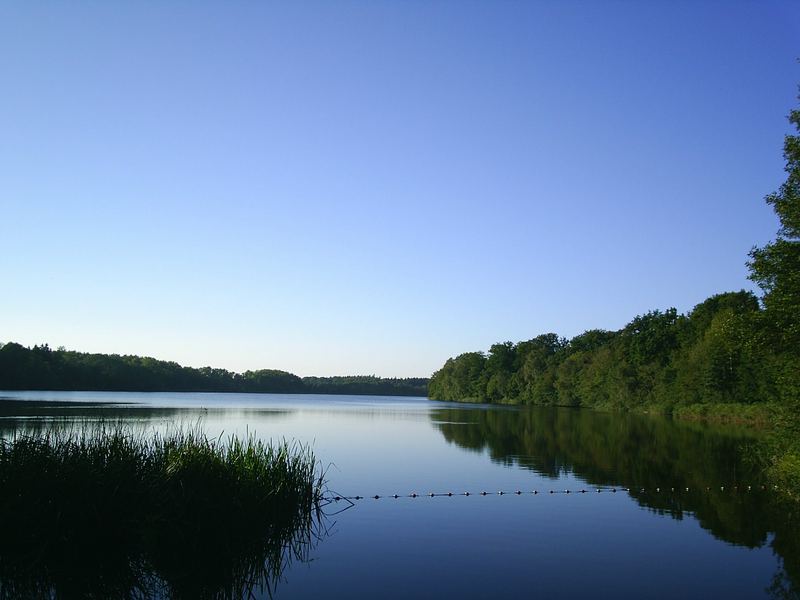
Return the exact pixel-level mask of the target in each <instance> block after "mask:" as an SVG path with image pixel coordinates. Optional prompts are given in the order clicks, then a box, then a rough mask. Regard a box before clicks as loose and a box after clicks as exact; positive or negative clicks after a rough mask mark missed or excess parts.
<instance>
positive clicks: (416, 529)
mask: <svg viewBox="0 0 800 600" xmlns="http://www.w3.org/2000/svg"><path fill="white" fill-rule="evenodd" d="M99 419H105V420H118V421H122V422H124V423H127V424H130V425H131V426H134V427H141V428H144V429H156V430H166V429H169V428H171V427H175V426H176V425H183V426H186V425H196V424H198V423H200V424H201V425H202V427H203V428H204V429H205V430H206V431H207V432H208V433H209V434H210V435H222V436H226V435H229V434H236V435H248V434H253V435H256V436H258V437H260V438H263V439H265V440H281V439H293V440H298V441H299V442H302V443H306V444H308V445H310V446H311V447H312V448H313V450H314V452H315V454H316V456H317V458H318V460H319V461H320V466H321V468H323V469H325V470H326V479H327V485H328V488H329V490H330V492H329V494H328V495H329V496H333V495H335V494H341V495H345V496H356V495H358V496H363V497H364V499H361V500H353V501H352V506H351V505H350V504H349V503H347V502H345V501H339V502H335V501H333V502H331V503H330V504H329V505H327V506H326V507H325V508H324V513H325V514H324V515H323V516H322V519H321V522H320V527H319V529H318V531H317V533H318V534H319V535H318V537H315V539H314V540H313V543H310V544H309V545H308V546H307V547H306V548H303V549H302V551H301V552H298V553H296V556H297V557H299V558H300V559H299V560H292V561H291V562H290V563H289V564H287V565H286V566H285V568H283V569H281V570H280V572H279V574H278V575H277V576H276V578H275V581H274V582H272V584H273V585H274V589H273V590H272V591H273V593H274V596H275V597H277V598H317V597H321V596H333V597H338V596H343V595H346V594H347V595H351V594H359V595H366V596H379V597H389V598H400V597H408V596H414V597H424V598H427V597H435V596H438V597H451V596H460V597H464V598H485V597H517V596H520V595H525V596H532V595H535V596H541V597H548V598H551V597H552V598H576V597H579V596H585V595H587V594H591V595H594V596H597V597H610V596H614V597H618V598H642V597H648V598H661V597H664V598H666V597H672V598H674V597H681V598H708V597H726V598H795V597H798V595H797V590H798V583H800V542H798V539H800V532H799V531H798V527H797V522H798V521H797V515H796V514H793V510H792V509H790V508H787V507H786V506H782V505H781V504H780V503H779V502H778V501H777V500H776V498H777V497H776V495H775V493H774V491H772V490H770V489H762V484H763V483H764V482H762V481H761V479H760V478H759V472H758V468H757V466H756V464H755V462H754V461H753V460H751V457H752V455H753V448H754V447H755V446H756V445H757V444H758V441H759V440H758V437H757V436H756V435H755V434H753V433H752V432H748V431H746V430H742V429H736V428H730V427H728V428H724V427H711V426H705V425H700V424H685V423H676V422H673V421H671V420H669V419H664V418H658V417H648V416H641V415H623V414H610V413H599V412H592V411H581V410H571V409H557V408H509V407H487V406H472V405H469V406H466V405H454V404H447V403H440V402H430V401H428V400H426V399H423V398H389V397H364V396H292V395H277V394H276V395H258V394H135V393H103V392H92V393H76V392H69V393H66V392H22V393H12V392H0V435H2V436H6V437H8V436H9V435H12V432H13V431H14V430H17V431H19V430H21V429H26V428H27V429H30V428H34V427H37V426H40V425H41V424H43V423H49V424H57V426H63V427H75V426H78V425H79V424H80V423H85V422H86V421H87V420H88V421H94V420H99ZM748 486H750V489H749V490H748ZM598 488H599V489H601V490H602V491H601V492H597V491H596V490H597V489H598ZM612 489H615V490H617V491H616V492H612V491H611V490H612ZM501 490H502V491H504V492H506V493H505V494H504V495H499V494H497V492H498V491H501ZM517 490H519V491H520V492H522V493H521V494H520V495H517V494H516V493H514V492H516V491H517ZM534 490H536V491H537V492H538V493H537V494H533V493H532V492H533V491H534ZM551 490H552V491H553V492H554V493H552V494H551V493H550V491H551ZM564 490H570V491H571V493H570V494H566V493H563V491H564ZM581 490H586V491H585V493H581ZM482 491H486V492H488V494H487V495H486V496H482V495H480V492H482ZM431 492H434V493H447V492H452V493H453V494H454V495H453V496H452V497H449V496H438V495H437V496H435V497H433V498H431V497H428V496H427V495H426V494H429V493H431ZM464 492H470V495H469V496H465V495H463V493H464ZM412 493H415V494H418V497H416V498H412V497H409V494H412ZM394 494H398V495H399V496H400V497H399V498H397V499H395V498H393V497H391V496H392V495H394ZM374 495H379V496H381V498H380V499H377V500H376V499H374V498H372V496H374ZM0 585H2V582H0ZM1 589H2V588H0V590H1ZM251 591H252V592H253V594H254V596H255V597H269V591H268V590H267V589H259V588H258V587H256V588H254V589H253V590H251ZM237 593H238V592H236V591H234V592H230V591H229V593H227V597H236V594H237ZM221 596H225V594H221Z"/></svg>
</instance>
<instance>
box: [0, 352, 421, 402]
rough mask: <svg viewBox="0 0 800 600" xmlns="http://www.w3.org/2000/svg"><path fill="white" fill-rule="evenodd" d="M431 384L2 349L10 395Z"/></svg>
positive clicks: (2, 385)
mask: <svg viewBox="0 0 800 600" xmlns="http://www.w3.org/2000/svg"><path fill="white" fill-rule="evenodd" d="M428 381H429V380H428V378H425V377H407V378H386V377H376V376H374V375H347V376H334V377H299V376H297V375H295V374H293V373H289V372H287V371H280V370H276V369H260V370H257V371H245V372H244V373H235V372H232V371H228V370H226V369H218V368H212V367H202V368H199V369H198V368H194V367H184V366H181V365H179V364H178V363H176V362H171V361H163V360H157V359H155V358H150V357H140V356H133V355H124V356H121V355H118V354H89V353H84V352H76V351H73V350H65V349H61V348H59V349H58V350H53V349H51V348H50V347H49V346H48V345H47V344H44V345H41V346H33V347H32V348H28V347H25V346H22V345H21V344H18V343H15V342H9V343H7V344H2V345H0V389H1V390H8V391H54V392H56V391H61V392H141V393H147V392H194V393H255V394H325V395H335V394H343V395H358V396H424V397H427V395H428Z"/></svg>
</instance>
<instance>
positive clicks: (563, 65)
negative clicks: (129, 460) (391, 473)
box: [0, 1, 800, 377]
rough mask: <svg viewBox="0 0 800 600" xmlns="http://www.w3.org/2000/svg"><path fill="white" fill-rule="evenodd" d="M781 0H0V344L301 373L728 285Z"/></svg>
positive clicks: (481, 346) (517, 332) (774, 81)
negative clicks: (268, 0)
mask: <svg viewBox="0 0 800 600" xmlns="http://www.w3.org/2000/svg"><path fill="white" fill-rule="evenodd" d="M798 57H800V2H755V1H753V2H730V1H719V2H694V1H692V2H689V1H686V2H681V1H677V2H676V1H668V2H666V1H665V2H634V1H626V2H512V1H501V2H495V1H487V2H470V1H467V2H422V1H410V2H366V1H363V2H345V1H339V2H319V3H313V2H286V3H262V2H218V3H212V2H188V1H187V2H178V1H175V2H110V3H104V2H33V1H30V2H29V1H18V2H6V3H3V4H2V5H0V240H2V246H3V249H2V253H0V286H1V289H0V342H7V341H17V342H20V343H22V344H25V345H32V344H36V343H44V342H47V343H49V344H50V345H51V346H53V347H55V346H60V345H64V346H66V347H68V348H70V349H76V350H82V351H91V352H109V353H112V352H113V353H120V354H140V355H148V356H155V357H157V358H162V359H168V360H175V361H177V362H180V363H182V364H186V365H192V366H204V365H212V366H218V367H225V368H228V369H232V370H237V371H242V370H245V369H257V368H277V369H285V370H288V371H292V372H294V373H297V374H299V375H332V374H377V375H381V376H400V377H404V376H428V375H430V374H431V373H432V372H433V371H434V370H436V369H437V368H439V367H440V366H441V364H442V363H443V362H444V361H445V360H446V359H447V358H448V357H450V356H454V355H457V354H460V353H462V352H466V351H472V350H486V349H487V348H488V347H489V345H490V344H492V343H494V342H497V341H503V340H512V341H518V340H522V339H529V338H531V337H534V336H535V335H538V334H540V333H544V332H549V331H554V332H557V333H559V334H561V335H564V336H567V337H571V336H573V335H576V334H578V333H581V332H582V331H584V330H586V329H590V328H606V329H618V328H620V327H622V326H623V325H624V324H625V323H627V322H628V321H630V320H631V319H632V318H633V317H634V316H635V315H637V314H642V313H644V312H646V311H648V310H652V309H662V310H663V309H665V308H669V307H671V306H674V307H676V308H677V309H678V310H679V311H680V312H684V311H687V310H690V309H691V308H692V307H693V306H694V305H696V304H697V303H699V302H701V301H702V300H703V299H705V298H706V297H708V296H709V295H712V294H715V293H719V292H723V291H729V290H738V289H742V288H745V289H753V286H752V284H751V283H750V282H749V281H748V280H747V269H746V266H745V261H746V260H747V252H748V251H749V250H750V248H751V247H752V246H753V245H760V244H763V243H765V242H766V241H768V240H769V239H771V238H772V237H774V234H775V232H776V230H777V220H776V218H775V216H774V214H773V213H772V211H771V209H770V208H769V207H768V206H767V205H766V204H765V203H764V202H763V197H764V195H766V194H767V193H769V192H771V191H773V190H775V189H776V188H777V187H778V186H779V185H780V183H781V182H782V181H783V179H784V172H783V165H784V162H783V159H782V156H781V153H782V144H783V136H784V135H785V134H786V133H789V132H790V131H791V130H790V127H789V124H788V122H787V121H786V115H787V114H788V112H789V110H791V109H792V108H794V107H796V106H797V104H798V103H797V92H798V87H797V86H798V83H800V65H798V63H797V58H798Z"/></svg>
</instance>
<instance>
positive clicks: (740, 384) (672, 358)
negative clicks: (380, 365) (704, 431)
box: [429, 291, 775, 410]
mask: <svg viewBox="0 0 800 600" xmlns="http://www.w3.org/2000/svg"><path fill="white" fill-rule="evenodd" d="M759 315H760V309H759V305H758V300H757V299H756V298H755V296H753V294H751V293H749V292H745V291H740V292H730V293H726V294H719V295H717V296H713V297H711V298H709V299H708V300H706V301H704V302H702V303H701V304H699V305H697V306H696V307H695V308H694V309H693V310H692V311H691V312H690V313H689V314H687V315H679V314H678V313H677V311H676V310H675V309H674V308H671V309H668V310H666V311H664V312H662V311H659V310H655V311H651V312H648V313H646V314H644V315H641V316H638V317H636V318H634V319H633V320H632V321H631V322H630V323H629V324H628V325H626V326H625V327H623V328H622V329H621V330H620V331H602V330H591V331H587V332H585V333H583V334H581V335H578V336H576V337H575V338H573V339H571V340H565V339H563V338H559V337H558V336H557V335H555V334H552V333H550V334H545V335H541V336H538V337H536V338H534V339H532V340H528V341H524V342H519V343H518V344H512V343H511V342H504V343H502V344H495V345H493V346H492V347H491V349H490V351H489V355H488V357H486V356H484V355H483V354H481V353H475V352H471V353H467V354H462V355H460V356H458V357H456V358H454V359H450V360H448V361H447V363H446V364H445V365H444V367H443V368H442V369H440V370H439V371H437V372H436V373H434V375H433V377H432V378H431V381H430V384H429V394H430V397H431V398H433V399H437V400H453V401H465V400H468V401H480V402H492V403H515V404H541V405H548V404H557V405H562V406H586V407H595V408H604V409H609V408H611V409H633V408H637V407H640V406H647V405H649V406H658V407H659V408H661V409H664V410H672V409H673V408H675V407H677V406H681V405H688V404H702V403H732V402H744V403H755V402H766V401H770V400H774V399H775V390H774V387H771V386H769V385H767V384H765V383H764V381H765V379H767V378H766V377H765V373H766V372H767V370H768V368H769V360H768V356H766V355H765V354H764V353H763V350H764V349H763V347H761V346H759V345H758V344H755V343H754V342H753V339H754V336H755V328H756V327H757V325H758V322H759V320H758V319H759Z"/></svg>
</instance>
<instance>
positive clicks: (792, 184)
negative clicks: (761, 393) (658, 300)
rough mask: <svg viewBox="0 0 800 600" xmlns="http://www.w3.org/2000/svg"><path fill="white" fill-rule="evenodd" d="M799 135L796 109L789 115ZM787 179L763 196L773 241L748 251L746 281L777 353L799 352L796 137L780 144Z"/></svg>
mask: <svg viewBox="0 0 800 600" xmlns="http://www.w3.org/2000/svg"><path fill="white" fill-rule="evenodd" d="M789 122H790V123H792V125H794V126H795V128H796V129H797V130H798V133H800V110H793V111H792V112H791V113H790V114H789ZM783 157H784V159H785V160H786V167H785V170H786V173H787V174H788V177H787V178H786V181H785V182H784V183H783V185H781V187H780V188H779V189H778V191H777V192H775V193H772V194H770V195H769V196H767V197H766V201H767V203H768V204H770V205H772V207H773V209H774V210H775V213H776V214H777V215H778V219H779V220H780V229H779V230H778V236H777V238H776V239H775V241H774V242H772V243H769V244H767V245H766V246H764V247H763V248H753V250H751V252H750V261H749V262H748V263H747V265H748V267H749V268H750V279H751V280H753V281H754V282H756V283H757V284H758V285H759V287H761V289H762V290H764V298H763V302H764V310H765V316H766V319H767V324H768V325H769V326H770V330H771V332H772V334H773V342H774V343H776V344H777V346H778V348H777V349H778V350H779V351H788V352H792V353H800V135H787V136H786V137H785V139H784V143H783Z"/></svg>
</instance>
